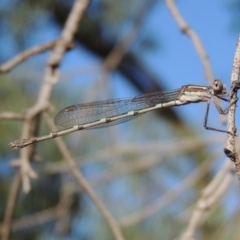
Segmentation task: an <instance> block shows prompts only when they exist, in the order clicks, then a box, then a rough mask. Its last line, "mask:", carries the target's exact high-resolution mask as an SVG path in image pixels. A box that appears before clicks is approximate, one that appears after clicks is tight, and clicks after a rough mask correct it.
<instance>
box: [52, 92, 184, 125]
mask: <svg viewBox="0 0 240 240" xmlns="http://www.w3.org/2000/svg"><path fill="white" fill-rule="evenodd" d="M178 91H179V90H175V91H164V92H152V93H147V94H143V95H141V96H137V97H134V98H125V99H113V100H105V101H98V102H91V103H83V104H77V105H72V106H70V107H66V108H64V109H62V110H61V111H60V112H59V113H58V114H57V115H56V117H55V119H54V122H55V125H56V126H58V127H59V128H61V129H66V128H71V127H73V126H75V125H79V124H86V123H92V122H95V121H98V120H100V119H103V118H111V117H115V116H119V115H122V114H126V113H127V112H129V111H137V110H141V109H145V108H149V107H153V106H155V105H156V104H158V103H164V102H169V101H173V100H175V99H176V98H177V94H178ZM140 115H142V114H139V115H137V116H129V117H125V118H122V119H118V120H115V121H110V122H108V123H103V124H101V125H98V126H94V127H92V128H89V129H94V128H101V127H108V126H112V125H115V124H119V123H122V122H126V121H129V120H131V119H133V118H135V117H138V116H140Z"/></svg>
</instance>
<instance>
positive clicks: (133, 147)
mask: <svg viewBox="0 0 240 240" xmlns="http://www.w3.org/2000/svg"><path fill="white" fill-rule="evenodd" d="M224 140H225V137H219V136H217V137H216V136H213V137H198V138H196V137H189V138H186V139H182V140H181V141H178V140H176V141H164V142H159V141H158V142H150V143H145V144H144V145H142V144H134V143H131V144H126V145H118V146H117V147H116V148H112V149H111V151H114V156H115V158H117V157H118V156H120V157H122V158H123V157H124V155H131V157H132V154H135V155H136V158H139V156H141V157H142V156H143V155H145V153H152V154H155V155H157V158H158V159H159V160H158V161H160V159H161V158H164V157H166V156H168V157H169V156H176V155H179V154H184V153H187V152H193V151H196V149H198V148H201V147H205V146H210V145H211V144H216V143H223V141H224ZM110 154H111V152H110V151H109V150H107V151H106V150H101V151H98V152H96V153H95V154H92V155H90V156H89V157H87V158H84V159H82V158H80V157H79V163H77V164H79V165H78V167H84V166H85V165H88V164H93V163H94V164H95V163H97V162H104V161H106V160H107V159H108V157H109V155H110ZM148 156H149V154H148V155H147V157H148ZM122 158H121V159H122ZM80 159H81V160H80ZM121 164H122V162H121ZM146 164H147V163H146ZM45 171H47V172H49V173H51V174H55V173H65V172H67V171H69V168H68V166H67V164H66V163H65V162H63V161H61V162H58V163H48V164H47V166H46V167H45Z"/></svg>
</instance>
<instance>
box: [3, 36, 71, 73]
mask: <svg viewBox="0 0 240 240" xmlns="http://www.w3.org/2000/svg"><path fill="white" fill-rule="evenodd" d="M56 43H57V40H54V41H51V42H48V43H44V44H42V45H38V46H34V47H32V48H30V49H28V50H26V51H24V52H22V53H20V54H18V55H17V56H15V57H14V58H12V59H11V60H9V61H8V62H6V63H4V64H2V65H0V73H7V72H9V71H10V70H11V69H12V68H14V67H16V66H17V65H18V64H20V63H21V62H23V61H25V60H27V59H28V58H30V57H32V56H33V55H36V54H39V53H42V52H45V51H47V50H49V49H51V48H53V47H54V46H55V44H56ZM71 48H73V44H72V43H70V44H69V46H68V49H71Z"/></svg>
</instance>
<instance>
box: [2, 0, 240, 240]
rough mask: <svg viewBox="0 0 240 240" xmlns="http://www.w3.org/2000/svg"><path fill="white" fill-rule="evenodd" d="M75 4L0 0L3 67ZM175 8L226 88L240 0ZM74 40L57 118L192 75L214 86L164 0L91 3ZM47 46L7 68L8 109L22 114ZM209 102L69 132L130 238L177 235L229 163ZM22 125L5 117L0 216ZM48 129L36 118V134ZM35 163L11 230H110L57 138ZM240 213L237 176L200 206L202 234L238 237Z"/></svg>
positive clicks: (189, 80)
mask: <svg viewBox="0 0 240 240" xmlns="http://www.w3.org/2000/svg"><path fill="white" fill-rule="evenodd" d="M73 2H74V1H63V0H58V1H51V0H50V1H47V0H44V1H28V0H21V1H19V0H9V1H7V0H2V1H0V61H1V64H3V63H4V62H6V61H7V60H9V59H11V58H12V57H14V56H15V55H17V54H19V53H21V52H22V51H24V50H26V49H28V48H31V47H33V46H35V45H41V44H43V43H46V42H49V41H52V40H55V39H57V38H58V37H59V35H60V34H61V31H62V29H63V26H64V23H65V21H66V19H67V17H68V14H69V11H70V9H71V7H72V6H73ZM176 5H177V8H178V10H179V11H180V13H181V14H182V16H183V18H184V19H185V21H186V22H187V23H188V25H189V26H190V28H191V29H192V30H194V31H195V32H196V34H197V35H198V37H199V38H200V40H201V42H202V44H203V46H204V48H205V51H206V52H207V54H208V57H209V60H210V64H211V69H212V72H213V75H214V77H215V78H219V79H221V80H222V81H223V82H224V83H225V84H226V86H227V88H228V89H229V85H230V76H231V70H232V62H233V57H234V51H235V48H236V42H237V39H238V36H239V26H240V2H239V1H238V0H212V1H207V0H202V1H191V0H179V1H176ZM130 34H132V35H131V36H130ZM130 37H131V38H130ZM124 39H125V40H126V39H130V40H129V41H128V42H127V48H126V49H125V50H122V51H120V52H122V53H124V54H123V58H122V60H121V61H120V62H119V64H117V65H116V66H114V67H113V68H111V64H109V63H108V62H107V58H108V57H109V55H110V54H111V53H112V51H113V49H114V47H116V46H118V45H119V43H121V42H122V41H123V40H124ZM74 45H75V46H74V48H73V49H72V50H70V51H68V52H67V53H66V54H65V56H64V59H63V62H62V64H61V66H60V68H59V70H60V78H59V81H58V83H57V84H56V85H55V86H54V90H53V94H52V98H51V106H50V114H51V116H52V117H54V116H55V115H56V114H57V112H58V111H59V110H61V109H62V108H64V107H66V106H69V105H72V104H77V103H82V102H88V101H97V100H102V99H109V98H123V97H131V96H132V97H134V96H136V95H139V94H142V93H145V92H150V91H159V90H173V89H176V88H179V87H181V86H182V85H186V84H199V85H209V81H208V80H207V79H206V75H205V73H204V69H203V65H202V62H201V60H200V58H199V55H198V53H197V51H196V49H195V47H194V45H193V42H192V41H191V40H190V38H189V37H188V36H187V35H186V34H184V33H183V32H182V31H181V30H180V29H179V28H178V26H177V24H176V22H175V19H174V18H173V16H172V15H171V13H170V12H169V9H168V8H167V6H166V3H165V2H164V1H161V0H158V1H157V0H151V1H146V0H132V1H127V0H122V1H114V0H92V1H91V3H90V6H89V8H88V9H87V11H86V12H85V15H84V17H83V19H82V20H81V22H80V24H79V29H78V31H77V34H76V36H75V42H74ZM49 53H50V51H47V52H44V53H41V54H38V55H35V56H32V57H31V58H29V59H28V60H26V61H24V62H22V63H21V64H19V65H18V66H17V67H15V68H14V69H12V70H11V71H10V72H8V73H3V74H1V75H0V79H1V87H0V100H1V101H0V110H1V113H5V112H16V113H24V111H25V110H26V109H28V108H29V107H31V106H33V105H34V103H35V102H36V100H37V96H38V93H39V89H40V87H41V85H42V82H43V80H42V78H43V76H44V71H45V67H46V61H47V59H48V56H49ZM109 66H110V67H109ZM205 108H206V106H205V104H204V103H200V104H192V105H189V106H183V107H178V108H171V109H168V110H159V111H156V112H153V113H148V114H146V115H144V116H141V117H139V118H136V119H135V120H133V121H130V122H127V123H124V124H121V125H118V126H114V127H110V128H106V129H97V130H86V131H81V132H77V133H73V134H71V135H69V136H65V137H63V139H64V141H65V142H66V144H67V146H68V149H69V150H70V152H71V154H72V156H73V158H74V160H75V161H76V163H77V166H78V169H79V171H81V172H82V173H83V174H84V176H85V177H86V179H87V180H88V181H89V183H90V184H91V186H92V187H93V188H94V191H95V192H96V193H97V195H98V196H99V198H100V199H101V200H102V201H103V203H104V204H105V206H107V208H108V209H109V211H110V212H111V213H112V214H113V216H114V217H115V218H116V219H117V221H119V224H120V226H121V227H122V230H123V233H124V236H125V238H126V239H131V240H133V239H138V240H140V239H178V237H180V235H181V234H182V233H183V232H184V230H185V228H186V226H187V224H188V223H189V220H190V217H191V213H192V211H193V210H194V208H195V207H196V203H197V201H198V199H200V198H201V193H202V190H203V189H204V188H205V187H206V186H207V185H208V184H209V183H210V182H211V181H212V179H214V177H215V176H216V174H217V173H218V171H220V169H221V168H222V166H223V165H224V163H225V162H226V161H228V160H227V159H226V158H225V157H224V154H223V147H224V143H225V140H226V135H225V134H222V133H217V132H212V131H207V130H205V129H204V127H203V119H204V114H205ZM237 116H239V112H238V113H237ZM238 119H239V117H238V118H237V120H236V122H237V125H238ZM222 123H224V119H223V118H220V117H219V114H218V113H217V111H216V109H214V107H212V108H211V113H210V119H209V124H210V125H211V126H214V127H218V128H223V129H224V128H226V126H224V125H222ZM22 126H23V122H22V121H19V120H18V121H16V120H10V119H4V118H1V121H0V131H1V138H0V156H1V161H0V194H1V198H0V220H1V222H2V221H3V219H4V216H5V210H6V206H7V203H8V201H9V194H10V189H11V186H12V182H13V179H14V176H15V174H17V171H18V169H17V168H13V167H11V165H10V163H11V161H12V160H13V159H16V158H18V157H19V151H13V150H12V149H10V147H9V146H8V143H9V142H11V141H12V140H14V139H18V138H21V132H22ZM49 131H50V130H49V129H48V127H47V126H46V124H45V121H44V119H41V122H40V125H39V129H37V132H36V134H37V135H43V134H48V132H49ZM32 164H33V168H34V169H35V171H36V172H37V174H38V179H35V180H32V181H31V191H30V192H29V193H28V194H25V193H24V192H23V191H22V190H21V191H19V196H18V201H17V203H16V207H15V211H14V217H13V224H12V233H11V236H10V239H18V240H19V239H99V240H100V239H104V240H107V239H113V235H112V232H111V230H110V229H109V227H108V225H107V224H106V222H105V221H104V219H103V217H102V215H101V213H100V212H99V211H98V209H97V208H96V206H95V205H94V204H93V202H92V201H91V199H90V198H89V197H88V195H87V194H85V193H84V192H83V191H82V189H81V188H80V187H79V185H78V184H76V181H75V179H74V177H73V176H72V175H71V173H70V172H69V171H68V167H67V165H66V164H65V163H64V161H63V156H62V155H61V154H60V152H59V150H58V148H57V147H56V144H55V143H54V141H53V140H49V141H46V142H42V143H38V144H36V145H35V154H34V155H33V159H32ZM151 206H152V207H153V208H152V209H150V207H151ZM62 209H64V211H62V212H61V214H60V213H59V211H60V210H62ZM149 209H150V210H149ZM238 215H239V189H238V185H237V178H236V177H233V180H232V181H231V183H230V184H229V187H228V189H227V191H225V192H224V193H223V194H222V195H221V197H219V199H218V201H216V202H215V203H214V204H213V205H212V207H211V208H210V209H209V211H207V212H206V213H205V215H204V218H203V219H202V221H201V224H200V225H199V226H198V228H197V229H196V233H195V237H196V239H209V240H211V239H228V240H230V239H239V238H240V232H239V227H238V225H239V216H238Z"/></svg>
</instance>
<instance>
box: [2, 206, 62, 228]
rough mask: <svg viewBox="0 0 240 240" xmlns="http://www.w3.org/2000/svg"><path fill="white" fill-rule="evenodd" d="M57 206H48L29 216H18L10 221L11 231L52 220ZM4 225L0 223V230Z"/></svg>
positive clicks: (55, 215) (54, 217) (55, 214)
mask: <svg viewBox="0 0 240 240" xmlns="http://www.w3.org/2000/svg"><path fill="white" fill-rule="evenodd" d="M57 211H58V206H57V207H53V208H48V209H45V210H43V211H40V212H37V213H34V214H31V215H29V216H24V217H20V218H17V219H14V220H13V221H12V227H11V229H12V231H19V230H25V229H29V228H31V227H35V226H39V225H41V224H44V223H46V222H49V221H53V220H55V219H56V217H57ZM3 228H4V226H3V225H0V230H1V231H3Z"/></svg>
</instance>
